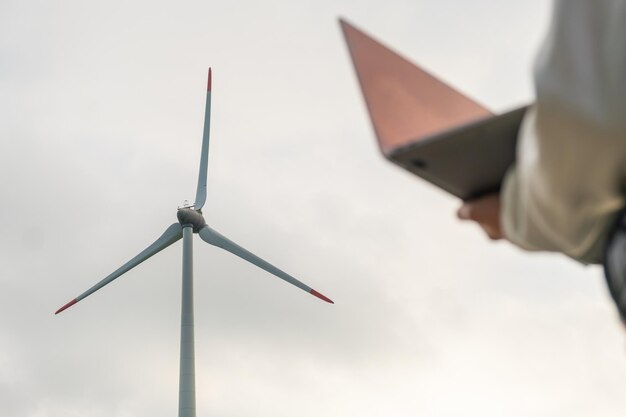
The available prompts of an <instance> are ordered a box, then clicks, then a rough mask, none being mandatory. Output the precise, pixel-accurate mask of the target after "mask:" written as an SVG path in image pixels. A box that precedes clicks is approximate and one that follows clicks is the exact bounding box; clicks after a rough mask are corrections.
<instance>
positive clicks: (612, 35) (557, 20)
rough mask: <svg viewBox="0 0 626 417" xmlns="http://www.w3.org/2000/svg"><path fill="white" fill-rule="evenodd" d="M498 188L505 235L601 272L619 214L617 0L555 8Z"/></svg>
mask: <svg viewBox="0 0 626 417" xmlns="http://www.w3.org/2000/svg"><path fill="white" fill-rule="evenodd" d="M535 86H536V94H537V101H536V104H535V105H534V106H533V107H531V109H530V111H529V112H528V114H527V116H526V117H525V119H524V122H523V124H522V128H521V130H520V134H519V139H518V149H517V160H516V164H515V166H514V167H513V168H511V170H510V171H509V172H508V174H507V176H506V178H505V181H504V184H503V189H502V194H501V196H502V204H503V206H502V218H501V221H502V226H503V228H504V234H505V236H506V237H507V238H508V239H509V240H510V241H512V242H513V243H515V244H517V245H519V246H521V247H522V248H525V249H528V250H545V251H557V252H563V253H565V254H567V255H569V256H571V257H573V258H575V259H578V260H580V261H582V262H587V263H600V262H601V260H602V250H603V246H604V241H605V238H606V235H607V233H608V230H609V228H610V226H611V224H612V222H613V221H614V218H615V217H616V214H617V212H618V211H619V210H620V209H621V208H622V207H623V206H624V203H625V198H624V195H625V194H624V191H625V188H624V185H625V182H626V164H625V161H626V0H593V1H592V0H562V1H556V3H555V9H554V16H553V20H552V24H551V28H550V31H549V33H548V36H547V38H546V40H545V42H544V45H543V47H542V49H541V51H540V53H539V55H538V57H537V61H536V65H535Z"/></svg>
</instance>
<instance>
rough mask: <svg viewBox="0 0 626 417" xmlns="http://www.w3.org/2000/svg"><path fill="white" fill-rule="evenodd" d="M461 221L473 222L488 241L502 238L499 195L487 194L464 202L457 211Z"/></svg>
mask: <svg viewBox="0 0 626 417" xmlns="http://www.w3.org/2000/svg"><path fill="white" fill-rule="evenodd" d="M456 214H457V216H458V217H459V219H461V220H472V221H475V222H476V223H478V224H479V225H480V227H482V228H483V230H484V231H485V233H487V236H489V238H490V239H493V240H498V239H502V238H504V234H503V233H502V227H501V226H500V194H499V193H496V194H489V195H487V196H484V197H480V198H477V199H475V200H471V201H466V202H464V203H463V205H462V206H461V207H460V208H459V210H458V211H457V213H456Z"/></svg>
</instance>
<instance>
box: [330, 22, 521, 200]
mask: <svg viewBox="0 0 626 417" xmlns="http://www.w3.org/2000/svg"><path fill="white" fill-rule="evenodd" d="M339 22H340V25H341V28H342V30H343V35H344V38H345V40H346V44H347V45H348V50H349V51H350V56H351V57H352V63H353V65H354V69H355V72H356V74H357V77H358V80H359V83H360V86H361V92H362V93H363V97H364V99H365V103H366V105H367V109H368V111H369V116H370V120H371V122H372V125H373V127H374V132H375V133H376V138H377V139H378V145H379V147H380V150H381V152H382V154H383V155H384V156H385V157H386V158H387V159H389V160H390V161H391V162H393V163H395V164H397V165H399V166H401V167H402V168H404V169H406V170H408V171H410V172H411V173H413V174H415V175H418V176H419V177H421V178H423V179H425V180H426V181H428V182H430V183H432V184H434V185H436V186H438V187H440V188H442V189H443V190H445V191H447V192H449V193H451V194H452V195H455V196H457V197H459V198H461V199H463V200H471V199H473V198H476V197H480V196H481V195H485V194H489V193H492V192H496V191H498V190H499V189H500V186H501V184H502V180H503V178H504V175H505V173H506V171H507V169H508V168H509V167H510V166H511V164H512V163H513V162H514V160H515V144H516V141H517V133H518V130H519V126H520V123H521V121H522V118H523V117H524V113H525V111H526V108H527V107H526V106H524V107H521V108H517V109H514V110H512V111H509V112H506V113H503V114H499V115H495V114H493V113H492V112H490V111H489V110H488V109H487V108H485V107H484V106H482V105H481V104H479V103H477V102H476V101H474V100H472V99H470V98H469V97H467V96H465V95H463V94H462V93H460V92H459V91H457V90H455V89H454V88H452V87H451V86H449V85H447V84H446V83H444V82H443V81H441V80H439V79H437V78H436V77H435V76H433V75H432V74H429V73H428V72H427V71H425V70H423V69H422V68H419V67H418V66H416V65H414V64H413V63H411V62H409V61H408V60H406V59H405V58H403V57H402V56H400V55H398V54H397V53H396V52H394V51H392V50H391V49H389V48H387V47H386V46H384V45H382V44H381V43H379V42H378V41H376V40H374V39H373V38H371V37H370V36H368V35H367V34H365V33H364V32H362V31H360V30H359V29H357V28H355V27H354V26H353V25H351V24H349V23H348V22H346V21H345V20H343V19H339Z"/></svg>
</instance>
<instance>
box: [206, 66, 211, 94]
mask: <svg viewBox="0 0 626 417" xmlns="http://www.w3.org/2000/svg"><path fill="white" fill-rule="evenodd" d="M206 91H211V68H210V67H209V80H208V81H207V84H206Z"/></svg>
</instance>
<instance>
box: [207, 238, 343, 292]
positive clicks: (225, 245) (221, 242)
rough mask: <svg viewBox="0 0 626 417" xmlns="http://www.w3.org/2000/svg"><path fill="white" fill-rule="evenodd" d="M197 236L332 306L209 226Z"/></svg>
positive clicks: (308, 288)
mask: <svg viewBox="0 0 626 417" xmlns="http://www.w3.org/2000/svg"><path fill="white" fill-rule="evenodd" d="M198 234H199V235H200V238H201V239H202V240H204V241H205V242H206V243H208V244H211V245H213V246H217V247H218V248H222V249H224V250H226V251H228V252H230V253H232V254H233V255H236V256H238V257H240V258H242V259H244V260H246V261H248V262H250V263H252V264H254V265H256V266H258V267H259V268H261V269H264V270H266V271H267V272H269V273H270V274H273V275H275V276H277V277H278V278H280V279H283V280H285V281H287V282H288V283H290V284H292V285H295V286H296V287H298V288H300V289H302V290H304V291H306V292H308V293H309V294H312V295H314V296H316V297H317V298H319V299H321V300H324V301H326V302H327V303H331V304H334V302H333V301H332V300H331V299H330V298H328V297H326V296H325V295H323V294H321V293H319V292H317V291H315V290H314V289H312V288H311V287H309V286H308V285H306V284H304V283H302V282H300V281H298V280H297V279H295V278H294V277H292V276H291V275H289V274H287V273H286V272H283V271H281V270H280V269H278V268H276V267H275V266H274V265H272V264H270V263H269V262H266V261H264V260H263V259H261V258H259V257H258V256H256V255H255V254H253V253H252V252H250V251H248V250H246V249H244V248H242V247H241V246H239V245H238V244H236V243H235V242H233V241H231V240H230V239H228V238H226V237H224V236H223V235H221V234H220V233H218V232H216V231H215V230H213V229H211V228H210V227H209V226H205V227H203V228H202V229H200V232H198Z"/></svg>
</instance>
